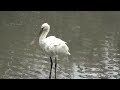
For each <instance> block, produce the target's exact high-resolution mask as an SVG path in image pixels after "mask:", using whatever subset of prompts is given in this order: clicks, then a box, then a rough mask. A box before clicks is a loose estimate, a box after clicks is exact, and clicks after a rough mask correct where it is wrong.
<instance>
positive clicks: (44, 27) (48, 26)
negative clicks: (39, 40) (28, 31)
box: [41, 23, 50, 31]
mask: <svg viewBox="0 0 120 90" xmlns="http://www.w3.org/2000/svg"><path fill="white" fill-rule="evenodd" d="M41 29H42V30H43V31H47V30H50V25H49V24H48V23H43V24H42V26H41Z"/></svg>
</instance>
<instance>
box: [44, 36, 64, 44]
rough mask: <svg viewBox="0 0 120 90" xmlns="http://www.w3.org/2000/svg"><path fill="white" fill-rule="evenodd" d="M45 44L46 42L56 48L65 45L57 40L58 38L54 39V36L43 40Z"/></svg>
mask: <svg viewBox="0 0 120 90" xmlns="http://www.w3.org/2000/svg"><path fill="white" fill-rule="evenodd" d="M45 42H47V43H48V44H49V45H54V46H57V45H60V44H65V43H66V42H65V41H63V40H61V39H59V38H56V37H55V36H49V37H47V38H46V39H45Z"/></svg>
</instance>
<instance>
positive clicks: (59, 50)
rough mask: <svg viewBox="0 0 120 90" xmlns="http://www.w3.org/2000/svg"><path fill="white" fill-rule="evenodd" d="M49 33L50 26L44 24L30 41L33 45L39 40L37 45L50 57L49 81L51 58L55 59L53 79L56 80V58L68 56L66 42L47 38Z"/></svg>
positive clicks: (50, 37) (52, 37)
mask: <svg viewBox="0 0 120 90" xmlns="http://www.w3.org/2000/svg"><path fill="white" fill-rule="evenodd" d="M49 31H50V25H49V24H48V23H44V24H42V26H41V30H40V32H39V34H38V35H37V37H36V38H35V39H34V40H33V41H32V43H31V44H34V43H35V41H37V40H39V45H40V47H41V49H42V50H43V51H44V52H45V53H46V55H48V56H49V57H50V61H51V68H50V74H49V79H50V78H51V72H52V66H53V61H52V58H53V57H55V79H56V67H57V56H61V55H70V53H69V48H68V46H67V45H66V42H65V41H63V40H61V39H59V38H56V37H55V36H49V37H47V34H48V33H49Z"/></svg>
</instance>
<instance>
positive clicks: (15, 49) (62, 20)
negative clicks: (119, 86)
mask: <svg viewBox="0 0 120 90" xmlns="http://www.w3.org/2000/svg"><path fill="white" fill-rule="evenodd" d="M44 22H47V23H49V24H50V25H51V31H50V33H49V35H55V36H56V37H58V38H61V39H62V40H64V41H66V42H68V44H67V45H68V46H69V48H70V53H71V56H69V57H68V60H67V58H59V59H60V60H58V67H57V78H58V79H120V69H119V68H120V30H119V29H120V12H116V11H109V12H107V11H104V12H103V11H98V12H97V11H49V12H47V11H40V12H37V11H29V12H24V11H21V12H20V11H19V12H18V11H9V12H7V11H6V12H4V11H0V78H1V79H48V77H49V70H50V60H49V57H46V56H44V54H43V53H42V52H41V51H40V48H39V45H38V43H37V44H36V46H34V47H33V46H30V43H31V41H32V40H33V38H34V37H35V36H36V34H37V33H38V32H39V30H40V27H41V25H42V24H43V23H44ZM52 78H54V67H53V72H52Z"/></svg>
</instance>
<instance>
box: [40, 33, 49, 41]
mask: <svg viewBox="0 0 120 90" xmlns="http://www.w3.org/2000/svg"><path fill="white" fill-rule="evenodd" d="M48 32H49V31H47V32H45V31H43V32H42V34H41V35H40V38H39V40H43V39H45V38H46V37H47V35H48Z"/></svg>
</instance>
